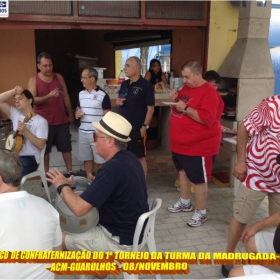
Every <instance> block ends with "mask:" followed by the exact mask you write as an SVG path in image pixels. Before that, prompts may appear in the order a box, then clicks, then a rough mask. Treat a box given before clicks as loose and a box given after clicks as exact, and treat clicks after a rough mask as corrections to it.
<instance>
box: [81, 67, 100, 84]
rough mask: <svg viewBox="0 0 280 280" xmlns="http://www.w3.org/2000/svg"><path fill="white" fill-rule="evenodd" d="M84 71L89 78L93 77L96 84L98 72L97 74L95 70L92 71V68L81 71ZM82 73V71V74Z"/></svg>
mask: <svg viewBox="0 0 280 280" xmlns="http://www.w3.org/2000/svg"><path fill="white" fill-rule="evenodd" d="M85 70H88V76H89V78H92V77H94V78H95V81H96V82H97V80H98V72H97V70H96V69H94V68H92V67H85V68H83V71H85ZM83 71H82V72H83Z"/></svg>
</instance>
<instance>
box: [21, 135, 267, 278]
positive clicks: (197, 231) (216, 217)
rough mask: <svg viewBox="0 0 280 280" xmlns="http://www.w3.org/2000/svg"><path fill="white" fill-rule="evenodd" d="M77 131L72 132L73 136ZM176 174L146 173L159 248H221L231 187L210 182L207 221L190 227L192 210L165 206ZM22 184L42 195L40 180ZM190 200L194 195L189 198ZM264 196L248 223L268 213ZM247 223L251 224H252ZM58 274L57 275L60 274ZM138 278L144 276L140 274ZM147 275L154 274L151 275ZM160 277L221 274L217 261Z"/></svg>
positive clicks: (55, 159) (55, 161)
mask: <svg viewBox="0 0 280 280" xmlns="http://www.w3.org/2000/svg"><path fill="white" fill-rule="evenodd" d="M76 137H77V135H76V134H75V133H73V132H72V138H73V139H75V140H76V139H77V138H76ZM72 144H73V163H74V164H73V166H75V168H76V167H77V168H78V169H74V168H73V170H75V171H76V170H80V169H83V166H82V164H81V163H80V162H79V161H78V160H77V150H76V149H77V143H76V142H74V143H72ZM60 157H61V155H60V154H57V153H55V152H52V154H51V161H52V167H54V166H57V167H59V168H60V169H61V170H65V169H63V166H64V163H63V160H62V157H61V158H60ZM175 176H176V175H175V174H168V173H166V174H148V177H147V185H148V193H149V204H150V205H151V203H152V201H153V200H154V198H156V197H159V198H161V199H162V200H163V201H162V207H161V209H160V210H159V211H158V213H157V216H156V227H155V237H156V245H157V250H158V251H162V252H165V251H172V252H176V251H178V252H196V253H198V252H216V251H221V252H224V251H225V248H226V243H227V234H228V225H229V222H230V220H231V217H232V202H233V189H231V188H218V187H217V186H216V185H215V184H213V183H210V184H209V192H208V205H207V213H208V221H207V222H206V223H205V224H203V225H202V226H201V227H197V228H190V227H188V226H187V225H186V220H187V219H189V218H190V217H191V215H192V214H193V213H184V212H179V213H170V212H168V211H167V206H168V205H170V204H172V203H174V202H175V201H177V199H178V197H179V192H178V191H176V189H175V188H174V186H173V184H174V178H175ZM25 188H26V189H27V190H28V191H29V192H31V193H34V194H36V195H38V196H41V197H45V191H44V189H43V188H42V187H41V186H40V181H37V180H35V181H27V182H26V184H25ZM50 190H51V193H52V196H54V195H55V190H54V187H50ZM191 200H192V202H193V200H194V199H193V197H192V198H191ZM267 216H268V214H267V200H265V201H264V202H263V203H262V204H261V206H260V208H259V209H258V211H257V213H256V214H255V216H254V219H253V220H252V221H251V223H254V222H256V221H258V220H261V219H263V218H265V217H267ZM251 223H250V224H251ZM237 251H244V246H243V244H242V243H241V242H239V244H238V246H237ZM59 278H60V277H59ZM141 278H145V279H146V278H147V275H145V276H144V275H143V277H141ZM150 278H152V279H153V278H154V277H153V276H151V277H150ZM162 278H163V279H217V278H223V276H222V274H221V272H220V266H219V265H190V274H189V275H176V274H175V275H162Z"/></svg>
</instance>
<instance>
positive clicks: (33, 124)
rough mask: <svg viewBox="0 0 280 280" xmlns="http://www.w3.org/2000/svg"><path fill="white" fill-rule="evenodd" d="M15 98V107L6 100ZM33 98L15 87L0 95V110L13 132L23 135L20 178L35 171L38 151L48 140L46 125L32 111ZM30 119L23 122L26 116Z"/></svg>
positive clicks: (38, 156) (45, 122) (38, 161)
mask: <svg viewBox="0 0 280 280" xmlns="http://www.w3.org/2000/svg"><path fill="white" fill-rule="evenodd" d="M13 96H14V98H15V107H16V108H15V107H12V106H10V105H9V104H8V102H7V101H8V100H9V99H10V98H11V97H13ZM33 104H34V98H33V95H32V94H31V93H30V91H28V90H26V89H25V90H23V89H22V88H21V87H19V86H17V87H15V88H14V89H12V90H9V91H6V92H3V93H1V94H0V109H1V110H2V111H3V112H4V113H5V114H6V115H7V116H8V117H9V118H10V119H11V120H12V122H13V130H14V131H16V130H18V131H19V133H21V134H22V135H24V139H23V145H22V149H21V151H20V152H19V157H20V161H21V164H22V176H25V175H26V174H29V173H31V172H34V171H36V170H37V168H38V165H39V163H40V151H41V150H42V149H43V148H44V147H45V144H46V141H47V138H48V123H47V121H46V120H45V119H44V118H43V117H41V116H39V115H37V114H36V113H35V112H34V110H33ZM29 113H31V114H32V118H31V119H30V120H29V121H27V122H26V123H24V122H23V120H24V118H25V117H26V115H27V114H29Z"/></svg>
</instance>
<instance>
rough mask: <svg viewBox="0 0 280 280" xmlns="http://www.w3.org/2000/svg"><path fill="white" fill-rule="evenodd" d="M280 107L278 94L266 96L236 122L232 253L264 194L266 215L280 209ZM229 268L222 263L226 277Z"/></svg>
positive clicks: (230, 238)
mask: <svg viewBox="0 0 280 280" xmlns="http://www.w3.org/2000/svg"><path fill="white" fill-rule="evenodd" d="M279 108H280V96H279V95H276V96H272V97H268V98H266V99H264V100H263V101H262V102H261V103H260V104H259V105H257V106H256V107H255V108H254V109H253V111H252V112H251V113H250V114H249V115H248V116H247V117H246V118H245V119H244V120H243V122H242V123H241V124H240V125H239V128H238V133H237V162H236V165H235V167H234V170H233V175H234V176H235V177H236V178H237V179H239V180H240V181H241V183H240V186H239V189H238V192H237V194H236V196H235V199H234V202H233V218H232V220H231V222H230V225H229V235H228V244H227V252H234V250H235V247H236V245H237V243H238V241H239V239H240V237H241V235H242V232H243V231H244V229H245V227H246V225H247V223H248V222H249V221H251V220H252V217H253V216H254V214H255V212H256V210H257V209H258V207H259V205H260V204H261V202H262V201H263V200H264V198H265V197H266V196H267V197H268V208H269V215H270V216H271V215H273V214H274V213H275V212H277V211H279V210H280V187H279V186H280V175H279V170H280V166H279V164H278V163H277V161H276V157H277V155H278V154H280V141H279V139H280V128H279V112H280V110H279ZM249 135H250V136H251V138H250V140H249V142H248V136H249ZM230 268H231V267H228V266H222V273H223V275H224V276H225V277H227V275H228V273H229V270H230Z"/></svg>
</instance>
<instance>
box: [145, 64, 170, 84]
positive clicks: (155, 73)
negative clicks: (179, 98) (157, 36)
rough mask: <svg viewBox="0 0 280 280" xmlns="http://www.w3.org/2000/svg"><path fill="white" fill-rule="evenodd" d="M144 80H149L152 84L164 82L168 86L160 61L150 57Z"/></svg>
mask: <svg viewBox="0 0 280 280" xmlns="http://www.w3.org/2000/svg"><path fill="white" fill-rule="evenodd" d="M144 78H145V79H146V80H148V81H150V82H151V83H152V84H153V85H155V84H157V83H159V82H164V83H165V85H166V86H168V82H167V79H166V76H165V74H164V73H163V72H162V70H161V65H160V61H159V60H157V59H152V60H151V62H150V68H149V70H148V71H147V72H146V74H145V77H144Z"/></svg>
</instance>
